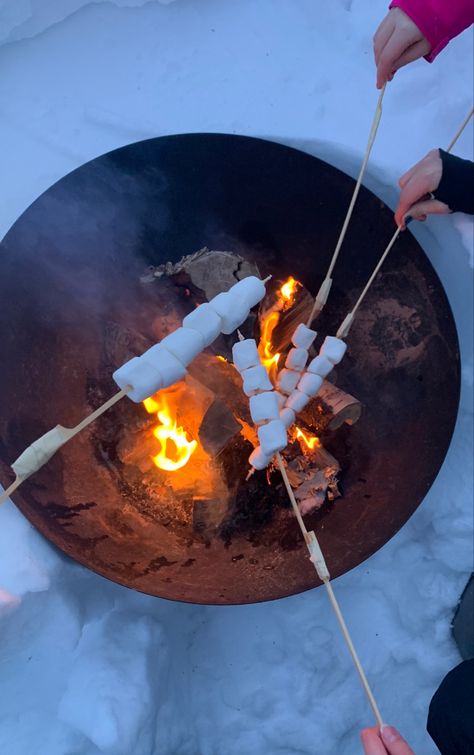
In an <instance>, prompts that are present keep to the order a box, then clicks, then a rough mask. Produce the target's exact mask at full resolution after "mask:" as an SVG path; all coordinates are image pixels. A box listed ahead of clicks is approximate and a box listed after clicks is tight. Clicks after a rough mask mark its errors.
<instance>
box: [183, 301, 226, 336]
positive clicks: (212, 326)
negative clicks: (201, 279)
mask: <svg viewBox="0 0 474 755" xmlns="http://www.w3.org/2000/svg"><path fill="white" fill-rule="evenodd" d="M221 325H222V320H221V318H220V317H219V315H218V314H217V312H216V311H215V310H214V309H213V308H212V307H211V306H210V304H209V303H208V302H206V303H205V304H200V305H199V307H196V309H195V310H194V311H193V312H190V313H189V315H186V317H185V318H184V320H183V327H184V328H191V329H192V330H197V331H198V333H200V334H201V335H202V337H203V338H204V345H205V346H209V345H210V344H211V343H212V342H213V341H215V340H216V338H217V336H218V335H219V333H220V332H221Z"/></svg>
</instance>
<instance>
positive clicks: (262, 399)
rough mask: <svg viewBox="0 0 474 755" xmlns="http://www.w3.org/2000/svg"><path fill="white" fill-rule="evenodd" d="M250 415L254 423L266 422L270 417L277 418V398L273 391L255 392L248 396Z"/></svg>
mask: <svg viewBox="0 0 474 755" xmlns="http://www.w3.org/2000/svg"><path fill="white" fill-rule="evenodd" d="M250 416H251V417H252V419H253V421H254V422H255V424H256V425H260V424H262V423H264V422H268V421H269V420H272V419H278V417H279V416H280V414H279V409H278V399H277V397H276V396H275V392H274V391H266V392H265V393H257V394H256V395H255V396H251V397H250Z"/></svg>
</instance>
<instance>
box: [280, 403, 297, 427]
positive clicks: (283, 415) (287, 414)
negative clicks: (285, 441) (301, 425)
mask: <svg viewBox="0 0 474 755" xmlns="http://www.w3.org/2000/svg"><path fill="white" fill-rule="evenodd" d="M280 419H281V421H282V422H283V424H284V425H285V427H286V429H287V430H288V428H290V427H291V426H292V425H293V424H294V422H295V420H296V414H295V413H294V411H293V409H290V407H289V406H286V407H285V408H284V409H282V410H281V412H280Z"/></svg>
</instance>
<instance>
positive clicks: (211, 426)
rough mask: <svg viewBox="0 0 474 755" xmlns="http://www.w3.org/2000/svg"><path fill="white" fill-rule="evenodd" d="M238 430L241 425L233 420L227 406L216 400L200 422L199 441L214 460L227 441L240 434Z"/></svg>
mask: <svg viewBox="0 0 474 755" xmlns="http://www.w3.org/2000/svg"><path fill="white" fill-rule="evenodd" d="M240 430H241V425H240V424H239V423H238V422H237V421H236V420H235V419H234V415H233V414H232V412H231V410H230V409H229V407H228V406H227V404H225V403H224V402H223V401H220V400H219V399H216V400H215V401H213V402H212V404H211V406H210V407H209V409H208V410H207V412H206V414H205V415H204V418H203V420H202V422H201V427H200V428H199V440H200V441H201V443H202V446H203V448H204V450H205V451H206V453H208V454H209V456H212V457H213V458H215V457H216V456H217V455H218V454H219V453H220V451H222V449H223V448H224V447H225V445H226V443H227V442H228V440H230V438H233V437H234V435H237V434H238V433H240Z"/></svg>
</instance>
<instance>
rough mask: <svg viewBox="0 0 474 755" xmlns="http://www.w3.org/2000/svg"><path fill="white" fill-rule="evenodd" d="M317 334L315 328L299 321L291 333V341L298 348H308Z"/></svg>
mask: <svg viewBox="0 0 474 755" xmlns="http://www.w3.org/2000/svg"><path fill="white" fill-rule="evenodd" d="M317 335H318V334H317V333H316V331H315V330H311V328H307V327H306V325H304V324H303V323H300V324H299V325H298V327H297V328H296V330H295V332H294V333H293V336H292V338H291V343H292V344H293V346H297V347H298V348H300V349H309V347H310V346H311V344H312V343H313V341H314V339H315V338H316V336H317Z"/></svg>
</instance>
